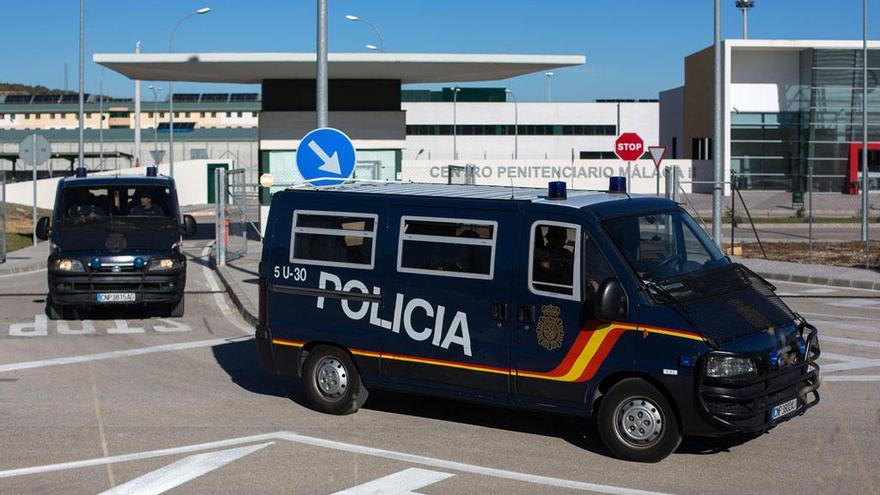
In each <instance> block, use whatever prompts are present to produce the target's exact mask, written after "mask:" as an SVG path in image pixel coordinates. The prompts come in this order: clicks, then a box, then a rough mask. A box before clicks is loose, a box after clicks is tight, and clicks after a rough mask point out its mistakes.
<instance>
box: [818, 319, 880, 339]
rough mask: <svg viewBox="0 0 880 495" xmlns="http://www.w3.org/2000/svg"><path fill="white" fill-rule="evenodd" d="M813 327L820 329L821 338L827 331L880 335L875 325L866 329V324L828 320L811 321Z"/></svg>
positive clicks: (879, 330) (879, 329)
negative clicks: (848, 331)
mask: <svg viewBox="0 0 880 495" xmlns="http://www.w3.org/2000/svg"><path fill="white" fill-rule="evenodd" d="M810 323H812V324H813V325H816V327H817V328H819V331H820V332H822V333H820V334H819V336H820V337H821V336H822V335H824V332H825V331H826V329H828V328H830V329H834V330H850V331H854V332H862V333H870V334H874V335H880V328H878V327H877V325H876V324H874V325H873V326H871V327H866V326H865V325H864V324H856V323H842V322H839V321H826V320H812V321H810Z"/></svg>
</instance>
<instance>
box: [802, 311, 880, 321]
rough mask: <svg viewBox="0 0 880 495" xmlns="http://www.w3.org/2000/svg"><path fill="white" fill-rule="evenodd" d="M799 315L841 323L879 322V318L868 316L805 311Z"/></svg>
mask: <svg viewBox="0 0 880 495" xmlns="http://www.w3.org/2000/svg"><path fill="white" fill-rule="evenodd" d="M798 313H800V314H801V315H802V316H819V317H822V316H824V317H827V318H835V319H836V320H838V321H840V320H843V321H846V320H851V321H855V320H858V321H877V318H869V317H866V316H852V315H835V314H831V313H809V312H803V311H798Z"/></svg>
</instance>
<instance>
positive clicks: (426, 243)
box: [397, 217, 498, 279]
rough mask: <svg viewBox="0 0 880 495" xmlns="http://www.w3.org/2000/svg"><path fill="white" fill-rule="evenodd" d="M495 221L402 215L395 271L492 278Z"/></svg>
mask: <svg viewBox="0 0 880 495" xmlns="http://www.w3.org/2000/svg"><path fill="white" fill-rule="evenodd" d="M497 231H498V224H497V223H496V222H492V221H486V220H465V219H445V218H444V219H440V218H430V217H427V218H426V217H403V218H401V221H400V245H399V248H398V256H397V270H398V271H400V272H404V273H424V274H430V275H438V276H448V277H463V278H481V279H491V278H492V276H493V273H494V264H495V239H496V236H497Z"/></svg>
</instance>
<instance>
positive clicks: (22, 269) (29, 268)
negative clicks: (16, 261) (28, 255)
mask: <svg viewBox="0 0 880 495" xmlns="http://www.w3.org/2000/svg"><path fill="white" fill-rule="evenodd" d="M6 263H9V261H7V262H6ZM6 263H4V264H3V265H5V264H6ZM3 265H0V276H4V275H18V274H20V273H29V272H37V271H40V270H44V269H45V268H46V260H40V261H33V262H30V263H26V264H22V265H18V266H14V267H12V268H9V267H5V266H3Z"/></svg>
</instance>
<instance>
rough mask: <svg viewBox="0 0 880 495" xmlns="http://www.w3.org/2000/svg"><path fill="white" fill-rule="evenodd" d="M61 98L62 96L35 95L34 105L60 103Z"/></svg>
mask: <svg viewBox="0 0 880 495" xmlns="http://www.w3.org/2000/svg"><path fill="white" fill-rule="evenodd" d="M60 98H61V95H60V94H48V95H35V96H34V99H33V100H32V102H33V103H58V100H59V99H60Z"/></svg>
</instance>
